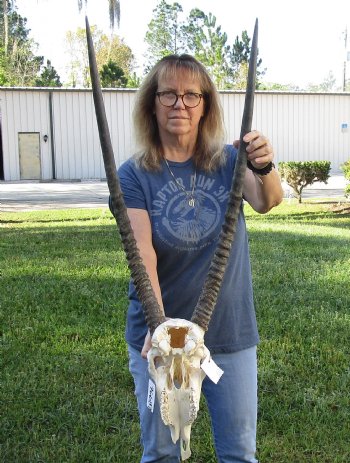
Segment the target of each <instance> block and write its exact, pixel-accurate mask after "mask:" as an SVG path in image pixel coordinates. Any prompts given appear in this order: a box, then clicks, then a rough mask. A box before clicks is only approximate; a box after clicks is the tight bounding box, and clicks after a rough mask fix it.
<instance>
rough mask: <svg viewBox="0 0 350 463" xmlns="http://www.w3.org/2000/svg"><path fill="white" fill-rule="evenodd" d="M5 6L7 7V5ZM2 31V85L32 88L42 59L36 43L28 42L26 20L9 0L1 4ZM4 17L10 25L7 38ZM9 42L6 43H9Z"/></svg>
mask: <svg viewBox="0 0 350 463" xmlns="http://www.w3.org/2000/svg"><path fill="white" fill-rule="evenodd" d="M5 3H6V5H5ZM1 7H2V10H1V11H2V13H4V11H5V8H7V9H6V15H4V14H3V15H1V20H0V30H1V33H2V35H1V44H0V66H1V70H0V81H1V84H2V85H11V86H31V85H33V84H34V82H35V79H36V77H37V74H38V72H39V71H40V67H41V65H42V63H43V57H42V56H37V55H36V54H35V53H36V51H37V44H36V43H35V42H34V40H32V39H29V29H27V19H26V18H23V17H22V16H21V15H20V14H18V13H17V11H16V10H15V7H14V3H10V2H8V1H6V2H3V3H2V4H1ZM5 16H6V22H7V26H6V27H7V38H6V37H5V36H4V34H5V32H4V31H5V29H6V28H5V26H4V23H5ZM6 42H7V43H6Z"/></svg>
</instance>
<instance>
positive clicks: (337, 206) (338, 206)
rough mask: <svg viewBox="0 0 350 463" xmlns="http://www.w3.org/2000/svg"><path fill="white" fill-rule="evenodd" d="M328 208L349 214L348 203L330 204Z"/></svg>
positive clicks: (337, 212) (349, 205)
mask: <svg viewBox="0 0 350 463" xmlns="http://www.w3.org/2000/svg"><path fill="white" fill-rule="evenodd" d="M329 210H330V211H332V212H335V213H336V214H350V203H342V204H339V203H337V204H332V205H331V206H329Z"/></svg>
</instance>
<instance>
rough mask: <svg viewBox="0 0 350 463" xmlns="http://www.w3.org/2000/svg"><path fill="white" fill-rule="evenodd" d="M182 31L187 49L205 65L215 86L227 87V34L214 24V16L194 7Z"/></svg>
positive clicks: (228, 49) (228, 48)
mask: <svg viewBox="0 0 350 463" xmlns="http://www.w3.org/2000/svg"><path fill="white" fill-rule="evenodd" d="M182 31H183V34H184V36H185V37H186V45H187V47H188V49H189V51H190V52H191V53H192V54H193V55H194V56H195V58H197V59H198V60H199V61H201V62H202V63H203V64H204V65H205V66H206V68H207V69H208V71H209V73H210V74H211V75H212V77H213V79H214V81H215V83H216V85H217V87H218V88H219V89H220V88H227V84H228V76H229V71H228V67H227V64H228V63H227V56H228V54H229V51H230V47H229V45H227V34H226V33H225V32H222V30H221V26H216V17H215V16H214V15H212V14H211V13H209V15H206V14H205V13H204V12H203V11H201V10H199V9H198V8H195V9H193V10H191V12H190V15H189V18H188V22H187V23H186V24H185V25H183V26H182Z"/></svg>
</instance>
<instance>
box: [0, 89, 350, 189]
mask: <svg viewBox="0 0 350 463" xmlns="http://www.w3.org/2000/svg"><path fill="white" fill-rule="evenodd" d="M103 94H104V100H105V106H106V113H107V119H108V122H109V127H110V132H111V137H112V144H113V147H114V154H115V159H116V164H117V166H119V165H120V163H121V162H122V161H124V160H125V159H127V158H128V157H129V156H130V155H131V154H132V153H133V152H134V151H135V149H136V147H135V142H134V137H133V128H132V108H133V103H134V97H135V90H133V89H118V90H104V91H103ZM220 97H221V100H222V106H223V110H224V118H225V125H226V131H227V142H228V143H230V142H232V141H233V140H235V139H237V138H239V133H240V125H241V119H242V112H243V104H244V92H221V93H220ZM0 114H1V130H0V135H1V139H2V143H1V139H0V180H5V181H16V180H52V179H57V180H78V179H104V178H105V173H104V168H103V162H102V154H101V150H100V144H99V139H98V131H97V124H96V118H95V112H94V106H93V99H92V92H91V90H77V89H68V90H67V89H47V88H45V89H42V88H0ZM253 128H256V129H258V130H261V131H262V132H263V133H264V134H266V135H267V136H268V137H269V138H270V140H271V142H272V145H273V147H274V149H275V153H276V159H277V162H281V161H309V160H310V161H311V160H312V161H316V160H326V161H331V166H332V172H333V173H337V172H340V171H341V169H340V165H341V164H342V163H344V162H345V161H346V160H348V159H350V93H334V94H330V93H323V94H320V93H317V94H315V93H286V92H256V95H255V110H254V118H253Z"/></svg>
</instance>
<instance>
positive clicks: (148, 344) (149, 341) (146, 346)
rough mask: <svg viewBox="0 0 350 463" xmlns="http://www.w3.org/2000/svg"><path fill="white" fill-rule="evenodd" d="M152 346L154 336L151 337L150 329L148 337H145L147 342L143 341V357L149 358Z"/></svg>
mask: <svg viewBox="0 0 350 463" xmlns="http://www.w3.org/2000/svg"><path fill="white" fill-rule="evenodd" d="M151 347H152V338H151V333H150V332H149V330H148V331H147V334H146V337H145V342H144V343H143V347H142V350H141V357H142V358H144V359H147V354H148V351H149V350H150V349H151Z"/></svg>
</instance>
